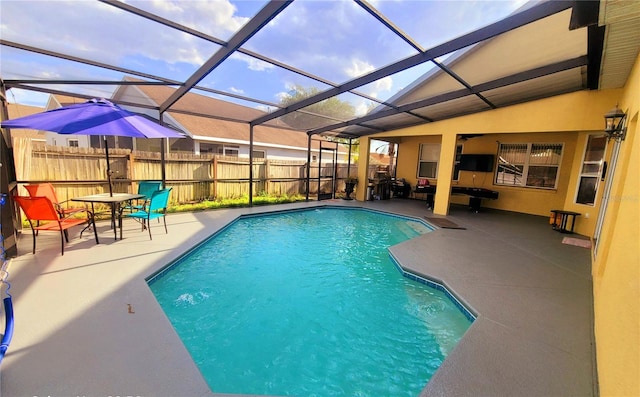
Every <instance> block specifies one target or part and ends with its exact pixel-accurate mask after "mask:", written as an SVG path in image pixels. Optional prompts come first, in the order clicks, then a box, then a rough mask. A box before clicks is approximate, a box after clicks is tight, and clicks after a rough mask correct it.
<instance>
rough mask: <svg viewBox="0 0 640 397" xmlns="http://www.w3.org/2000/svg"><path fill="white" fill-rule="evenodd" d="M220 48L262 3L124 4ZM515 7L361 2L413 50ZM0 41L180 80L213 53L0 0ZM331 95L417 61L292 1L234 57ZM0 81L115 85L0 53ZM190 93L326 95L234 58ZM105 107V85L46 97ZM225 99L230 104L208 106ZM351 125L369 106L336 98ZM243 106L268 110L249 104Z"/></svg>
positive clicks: (105, 10)
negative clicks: (333, 87) (74, 97)
mask: <svg viewBox="0 0 640 397" xmlns="http://www.w3.org/2000/svg"><path fill="white" fill-rule="evenodd" d="M127 3H128V4H130V5H132V6H134V7H137V8H140V9H143V10H145V11H147V12H151V13H153V14H156V15H159V16H162V17H164V18H167V19H170V20H172V21H174V22H177V23H179V24H182V25H185V26H188V27H190V28H193V29H196V30H198V31H201V32H203V33H205V34H207V35H210V36H213V37H215V38H217V39H220V40H224V41H226V40H228V39H229V38H231V37H232V36H233V34H234V33H235V32H237V31H238V30H239V29H240V28H241V27H242V26H243V25H244V24H245V23H246V22H247V21H249V19H250V18H251V17H253V16H254V15H255V14H256V13H257V12H259V10H260V9H261V8H262V7H263V6H264V5H265V4H266V1H253V0H242V1H230V0H215V1H205V0H189V1H160V0H144V1H127ZM523 3H524V0H513V1H511V0H482V1H472V0H465V1H463V0H448V1H430V0H409V1H407V0H370V1H369V4H370V5H372V6H373V7H375V8H376V9H377V10H378V11H379V12H381V13H382V14H384V15H385V17H386V18H387V19H388V20H390V21H391V22H392V23H393V24H395V25H396V26H397V27H398V28H399V29H400V30H402V31H403V32H404V33H406V34H408V35H409V36H411V37H412V38H413V39H414V40H415V41H416V42H418V43H419V45H420V46H422V48H423V49H429V48H431V47H434V46H436V45H438V44H441V43H443V42H446V41H447V40H450V39H453V38H455V37H458V36H460V35H462V34H465V33H468V32H470V31H473V30H475V29H477V28H479V27H482V26H486V25H487V24H490V23H492V22H495V21H497V20H499V19H502V18H504V17H505V16H507V15H509V14H510V13H512V12H513V11H515V10H516V9H517V8H519V7H520V6H522V4H523ZM0 37H1V38H2V40H7V41H12V42H17V43H20V44H26V45H30V46H34V47H37V48H42V49H46V50H49V51H55V52H60V53H64V54H69V55H72V56H75V57H80V58H85V59H92V60H97V61H99V62H103V63H106V64H112V65H116V66H119V67H122V68H127V69H130V70H135V71H141V72H146V73H149V74H152V75H156V76H160V77H164V78H169V79H174V80H182V81H184V80H185V79H187V78H188V77H189V76H190V75H191V74H192V73H193V72H195V71H196V70H197V69H198V67H200V65H201V64H202V63H203V62H205V61H206V60H207V59H209V57H211V56H212V55H213V54H214V53H215V52H216V51H217V50H218V49H219V48H220V47H219V46H218V45H217V44H215V43H211V42H209V41H206V40H203V39H201V38H197V37H194V36H191V35H188V34H186V33H182V32H178V31H176V30H174V29H171V28H169V27H165V26H161V25H159V24H156V23H152V22H150V21H148V20H146V19H144V18H141V17H138V16H136V15H133V14H130V13H127V12H124V11H122V10H119V9H118V8H116V7H113V6H109V5H106V4H103V3H101V2H98V1H93V0H73V1H63V0H55V1H30V0H0ZM242 48H245V49H247V50H250V51H254V52H257V53H260V54H262V55H265V56H267V57H270V58H273V59H275V60H277V61H279V62H283V63H285V64H288V65H290V66H293V67H295V68H297V69H301V70H304V71H306V72H309V73H311V74H314V75H316V76H318V77H320V78H322V79H325V80H329V81H332V82H334V83H337V84H341V83H344V82H346V81H349V80H352V79H354V78H356V77H358V76H362V75H364V74H366V73H369V72H371V71H373V70H375V69H377V68H380V67H382V66H385V65H388V64H391V63H393V62H396V61H398V60H401V59H404V58H406V57H409V56H411V55H414V54H416V53H417V51H416V50H415V49H414V48H413V47H411V46H410V45H409V44H407V43H405V42H404V41H403V40H401V39H400V38H399V37H398V36H397V35H395V34H394V33H393V32H391V31H390V30H389V29H387V28H386V27H385V26H383V25H382V24H380V23H379V22H378V21H377V20H376V19H374V18H373V17H372V16H371V15H370V14H369V13H368V12H366V11H365V10H364V9H363V8H362V7H360V6H359V5H358V4H357V3H355V2H353V1H348V0H343V1H340V0H331V1H323V0H295V1H294V2H293V3H291V4H290V5H289V6H287V8H286V9H284V11H282V12H281V13H280V14H279V15H278V16H277V17H276V18H275V19H274V20H272V21H271V22H270V23H269V24H268V25H267V26H265V27H264V28H263V29H261V31H259V32H258V33H257V34H256V35H255V36H253V37H252V38H250V39H249V40H248V41H247V42H246V43H245V44H244V45H243V46H242ZM431 67H432V65H431V64H430V63H427V64H423V65H419V66H417V67H414V68H411V69H408V70H406V71H404V72H400V73H397V74H395V75H392V76H388V77H386V78H384V79H381V80H378V81H376V82H374V83H371V84H368V85H366V86H363V87H360V88H359V89H358V91H360V92H363V93H365V94H367V95H369V96H372V97H374V98H378V99H381V100H386V99H388V98H390V97H392V96H393V95H395V94H396V93H398V91H400V90H401V89H402V88H404V87H406V86H407V85H409V84H410V83H411V82H412V81H414V80H415V79H417V78H418V77H419V76H421V75H422V74H424V73H426V72H427V71H428V70H429V69H430V68H431ZM0 75H1V76H2V78H3V79H5V80H10V79H69V80H72V79H92V80H93V79H100V80H121V79H122V77H123V74H122V73H120V72H115V71H110V70H105V69H100V68H96V67H92V66H87V65H83V64H79V63H75V62H68V61H62V60H58V59H55V58H51V57H47V56H44V55H39V54H32V53H27V52H25V51H22V50H18V49H14V48H11V47H8V46H4V45H2V46H0ZM199 85H202V86H205V87H209V88H213V89H216V90H220V91H224V92H228V93H233V94H238V95H242V96H246V97H250V98H256V99H259V100H260V101H264V102H266V103H273V104H277V103H278V102H279V101H280V99H281V98H282V96H283V95H286V93H287V92H288V91H290V90H291V88H292V87H294V86H295V85H300V86H303V87H316V88H319V89H320V90H325V89H327V88H328V87H329V86H327V85H325V84H323V83H320V82H317V81H315V80H311V79H308V78H306V77H304V76H299V75H296V74H295V73H292V72H290V71H287V70H284V69H282V68H280V67H276V66H274V65H271V64H266V63H264V62H262V61H259V60H256V59H255V58H251V57H248V56H246V55H242V54H238V53H236V54H234V55H232V56H231V57H230V58H229V59H227V60H226V61H224V62H223V63H222V64H221V65H220V66H219V67H218V68H216V69H215V70H214V71H213V72H212V73H210V74H209V75H208V76H207V77H205V78H204V79H203V80H202V81H201V82H200V83H199ZM48 87H49V88H53V89H60V90H64V91H73V92H78V93H83V94H87V95H92V96H96V97H107V98H108V97H109V96H110V95H111V93H112V91H113V89H114V87H113V86H82V87H76V88H71V87H69V86H59V87H53V86H48ZM46 98H47V94H41V93H37V92H33V91H25V90H14V89H12V90H9V92H8V99H9V101H10V102H17V103H21V104H26V105H32V106H44V101H45V100H46ZM218 98H220V99H225V100H230V99H229V98H228V97H218ZM340 99H341V100H343V101H348V102H350V103H351V104H352V105H353V106H354V108H355V109H356V113H357V114H358V115H362V114H364V113H365V112H366V110H367V109H368V108H370V106H371V102H370V101H368V100H367V99H365V98H362V97H360V96H356V95H353V94H350V93H345V94H342V95H341V96H340ZM233 101H235V102H238V103H240V104H242V105H245V106H251V107H257V108H261V109H264V110H266V109H268V108H269V109H271V107H270V106H268V105H265V104H259V103H255V102H244V101H237V100H233Z"/></svg>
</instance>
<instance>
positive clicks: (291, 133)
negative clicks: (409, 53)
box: [116, 77, 345, 152]
mask: <svg viewBox="0 0 640 397" xmlns="http://www.w3.org/2000/svg"><path fill="white" fill-rule="evenodd" d="M125 80H126V81H134V82H135V81H142V80H139V79H136V78H133V77H125ZM135 88H136V89H137V90H139V91H140V93H141V94H142V95H144V96H146V97H147V98H148V99H149V100H151V101H152V102H154V103H155V104H160V103H162V102H163V101H164V100H165V99H166V98H168V97H169V96H170V95H171V94H172V93H173V92H174V91H175V88H172V87H168V86H161V85H137V86H135ZM117 95H118V94H117V93H116V96H117ZM172 109H178V110H184V111H185V113H181V112H175V111H174V112H172V111H168V112H167V114H168V115H170V116H171V117H172V118H173V119H174V120H175V121H176V122H178V123H180V125H181V127H182V129H183V130H186V131H188V132H189V133H190V134H191V136H192V138H193V139H197V140H204V141H207V140H209V141H216V140H222V141H225V142H237V143H242V142H248V141H249V121H251V120H253V119H255V118H256V117H260V116H261V115H264V114H266V113H265V112H263V111H261V110H259V109H255V108H250V107H247V106H242V105H238V104H236V103H232V102H228V101H223V100H220V99H216V98H212V97H210V96H206V95H199V94H194V93H192V92H189V93H187V94H186V95H184V96H183V97H182V98H181V99H180V101H179V102H178V103H177V104H176V106H174V107H173V108H172ZM189 112H193V113H201V114H212V113H214V114H220V115H224V117H223V116H220V117H219V118H211V117H201V116H195V115H193V114H188V113H189ZM228 117H231V118H233V119H234V120H246V121H247V122H246V123H243V122H238V121H231V120H229V119H228ZM318 139H320V140H325V139H324V138H323V137H319V136H316V137H314V140H313V141H312V147H313V148H316V149H317V148H318V147H319V142H318ZM254 143H255V144H256V145H269V146H277V147H283V148H284V147H289V148H300V149H305V150H306V149H307V146H308V136H307V134H306V133H305V132H302V131H296V130H293V129H291V128H290V127H288V126H286V125H285V124H284V123H282V122H281V121H277V122H276V121H275V120H274V122H273V123H268V124H265V125H259V126H256V127H254ZM340 151H341V152H343V151H345V150H340Z"/></svg>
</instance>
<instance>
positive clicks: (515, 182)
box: [495, 143, 563, 189]
mask: <svg viewBox="0 0 640 397" xmlns="http://www.w3.org/2000/svg"><path fill="white" fill-rule="evenodd" d="M562 149H563V144H562V143H501V144H500V147H499V148H498V168H497V169H496V177H495V184H496V185H506V186H520V187H534V188H542V189H555V188H556V185H557V183H558V175H559V169H560V162H561V160H562Z"/></svg>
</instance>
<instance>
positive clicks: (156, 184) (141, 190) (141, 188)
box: [123, 181, 162, 212]
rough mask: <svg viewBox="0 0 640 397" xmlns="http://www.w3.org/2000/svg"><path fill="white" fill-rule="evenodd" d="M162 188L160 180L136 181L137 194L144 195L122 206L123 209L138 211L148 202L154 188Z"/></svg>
mask: <svg viewBox="0 0 640 397" xmlns="http://www.w3.org/2000/svg"><path fill="white" fill-rule="evenodd" d="M161 188H162V182H160V181H141V182H139V183H138V194H142V195H144V197H143V198H141V199H138V200H136V203H135V204H133V203H131V204H129V205H127V206H125V207H124V209H123V210H124V211H127V210H128V211H129V212H133V211H140V210H144V208H145V206H146V205H147V203H149V198H150V197H151V195H152V194H153V192H155V191H156V190H160V189H161Z"/></svg>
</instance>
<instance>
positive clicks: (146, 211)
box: [120, 188, 173, 240]
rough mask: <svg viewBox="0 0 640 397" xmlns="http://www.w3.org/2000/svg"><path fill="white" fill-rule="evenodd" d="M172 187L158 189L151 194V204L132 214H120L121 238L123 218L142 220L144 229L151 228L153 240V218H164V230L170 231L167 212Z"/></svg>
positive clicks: (150, 238)
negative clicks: (166, 216) (168, 229)
mask: <svg viewBox="0 0 640 397" xmlns="http://www.w3.org/2000/svg"><path fill="white" fill-rule="evenodd" d="M171 189H173V188H168V189H161V190H156V191H155V192H153V193H152V194H151V198H150V199H149V204H148V205H147V206H146V208H143V209H141V210H138V211H136V212H132V213H130V214H122V215H121V216H120V239H121V240H122V218H123V217H125V218H133V219H135V220H138V221H140V223H142V230H144V228H145V227H146V228H147V230H149V240H153V238H152V237H151V220H152V219H158V220H160V218H162V220H163V221H164V232H165V233H169V232H168V231H167V220H166V218H165V214H166V212H167V205H168V204H169V194H170V193H171Z"/></svg>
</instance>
